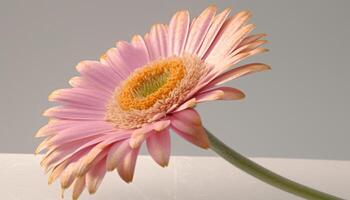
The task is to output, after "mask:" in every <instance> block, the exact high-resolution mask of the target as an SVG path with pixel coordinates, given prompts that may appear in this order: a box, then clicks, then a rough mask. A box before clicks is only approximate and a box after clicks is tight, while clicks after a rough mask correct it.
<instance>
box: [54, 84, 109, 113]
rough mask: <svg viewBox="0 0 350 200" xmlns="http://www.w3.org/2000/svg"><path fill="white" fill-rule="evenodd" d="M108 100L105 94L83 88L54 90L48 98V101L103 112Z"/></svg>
mask: <svg viewBox="0 0 350 200" xmlns="http://www.w3.org/2000/svg"><path fill="white" fill-rule="evenodd" d="M109 98H110V96H106V95H105V93H102V92H99V91H98V90H89V89H83V88H69V89H60V90H55V91H53V92H52V93H51V94H50V96H49V100H50V101H54V102H59V103H62V104H63V105H69V106H74V107H78V108H88V109H94V110H105V106H106V104H107V102H108V101H109Z"/></svg>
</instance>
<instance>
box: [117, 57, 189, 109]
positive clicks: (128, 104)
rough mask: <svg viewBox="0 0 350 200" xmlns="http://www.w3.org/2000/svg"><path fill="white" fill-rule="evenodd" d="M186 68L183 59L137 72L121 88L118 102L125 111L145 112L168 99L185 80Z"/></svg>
mask: <svg viewBox="0 0 350 200" xmlns="http://www.w3.org/2000/svg"><path fill="white" fill-rule="evenodd" d="M185 73H186V68H185V66H184V64H183V62H182V60H181V59H178V58H173V59H167V60H160V61H157V62H154V63H150V64H149V65H146V66H144V67H142V68H140V70H137V71H135V72H134V73H133V74H132V75H131V76H130V78H129V79H127V80H126V81H125V82H124V84H123V86H122V87H121V88H120V89H121V90H120V92H119V94H118V95H117V96H116V100H117V101H118V102H119V105H120V107H121V108H122V109H123V110H125V111H129V110H133V109H136V110H145V109H148V108H150V107H151V106H153V105H154V104H155V103H156V102H157V101H158V100H161V99H164V98H166V97H167V96H168V95H169V93H170V92H171V91H173V89H174V88H175V87H176V86H177V84H178V83H179V82H180V81H181V80H182V79H183V77H184V76H185Z"/></svg>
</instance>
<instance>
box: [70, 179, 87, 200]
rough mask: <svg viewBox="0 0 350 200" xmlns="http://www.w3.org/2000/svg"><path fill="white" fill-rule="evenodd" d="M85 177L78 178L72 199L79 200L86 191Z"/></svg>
mask: <svg viewBox="0 0 350 200" xmlns="http://www.w3.org/2000/svg"><path fill="white" fill-rule="evenodd" d="M85 185H86V182H85V176H82V177H78V178H76V180H75V182H74V186H73V192H72V199H73V200H78V198H79V196H80V195H81V193H82V192H83V191H84V189H85Z"/></svg>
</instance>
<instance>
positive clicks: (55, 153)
mask: <svg viewBox="0 0 350 200" xmlns="http://www.w3.org/2000/svg"><path fill="white" fill-rule="evenodd" d="M96 138H98V137H96V136H95V137H89V138H85V139H81V140H78V141H73V142H69V143H67V144H64V145H60V146H56V147H52V148H50V150H48V151H47V152H46V153H45V155H44V157H43V158H42V160H41V162H40V164H41V165H42V166H43V167H45V168H48V167H49V166H51V165H54V164H55V163H57V162H59V161H60V160H62V159H63V158H64V157H66V156H67V155H69V154H71V153H73V152H74V151H75V150H76V149H78V148H79V147H81V146H83V145H85V144H86V143H89V142H90V141H93V140H95V139H96ZM92 145H93V144H92Z"/></svg>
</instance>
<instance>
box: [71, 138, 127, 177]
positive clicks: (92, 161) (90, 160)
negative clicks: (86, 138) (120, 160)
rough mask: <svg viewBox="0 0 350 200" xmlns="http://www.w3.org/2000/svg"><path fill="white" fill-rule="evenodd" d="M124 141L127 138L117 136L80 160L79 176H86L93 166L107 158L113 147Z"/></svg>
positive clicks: (103, 142) (99, 145) (102, 143)
mask: <svg viewBox="0 0 350 200" xmlns="http://www.w3.org/2000/svg"><path fill="white" fill-rule="evenodd" d="M124 139H125V137H122V135H120V136H118V135H117V136H114V137H112V138H110V139H106V140H104V141H102V142H101V143H99V144H98V145H96V146H95V147H94V148H93V149H92V150H91V151H90V152H89V153H88V154H87V155H86V156H85V157H84V158H83V159H81V160H80V163H79V166H78V169H77V174H78V175H84V174H85V173H86V172H87V171H88V170H89V169H90V168H91V167H92V166H94V165H96V164H97V163H98V162H99V161H100V160H102V159H104V158H105V157H107V154H108V152H109V148H110V146H111V145H113V144H114V143H116V142H118V141H121V140H124Z"/></svg>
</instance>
